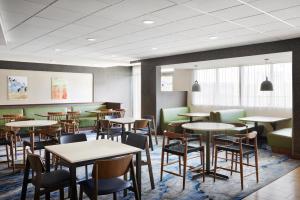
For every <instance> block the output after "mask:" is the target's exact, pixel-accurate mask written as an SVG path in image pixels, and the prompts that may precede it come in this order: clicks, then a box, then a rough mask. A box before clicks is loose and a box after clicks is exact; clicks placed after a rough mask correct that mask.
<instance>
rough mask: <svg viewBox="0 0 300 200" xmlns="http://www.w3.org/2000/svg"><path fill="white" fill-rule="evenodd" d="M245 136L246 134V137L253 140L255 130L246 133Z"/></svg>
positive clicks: (255, 134) (255, 135)
mask: <svg viewBox="0 0 300 200" xmlns="http://www.w3.org/2000/svg"><path fill="white" fill-rule="evenodd" d="M245 136H246V138H247V139H249V140H253V139H256V137H257V132H256V131H251V132H250V133H247V134H246V135H245Z"/></svg>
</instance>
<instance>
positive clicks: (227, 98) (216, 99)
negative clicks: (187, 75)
mask: <svg viewBox="0 0 300 200" xmlns="http://www.w3.org/2000/svg"><path fill="white" fill-rule="evenodd" d="M194 80H197V81H198V82H199V84H200V87H201V92H193V93H192V99H193V100H192V102H193V104H194V105H223V106H236V105H239V101H240V99H239V68H238V67H229V68H219V69H204V70H195V71H194Z"/></svg>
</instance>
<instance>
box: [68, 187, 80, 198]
mask: <svg viewBox="0 0 300 200" xmlns="http://www.w3.org/2000/svg"><path fill="white" fill-rule="evenodd" d="M69 191H70V188H69ZM82 197H83V188H82V186H81V185H80V189H79V200H82Z"/></svg>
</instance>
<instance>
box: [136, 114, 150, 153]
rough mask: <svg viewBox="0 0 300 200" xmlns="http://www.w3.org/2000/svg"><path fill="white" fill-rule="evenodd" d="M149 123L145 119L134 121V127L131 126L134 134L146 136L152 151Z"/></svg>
mask: <svg viewBox="0 0 300 200" xmlns="http://www.w3.org/2000/svg"><path fill="white" fill-rule="evenodd" d="M149 122H150V121H149V120H147V119H140V120H135V122H134V125H133V131H134V133H136V134H141V135H145V136H148V138H149V140H148V143H149V147H150V148H151V150H152V151H153V143H152V135H151V128H150V123H149Z"/></svg>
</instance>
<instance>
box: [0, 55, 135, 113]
mask: <svg viewBox="0 0 300 200" xmlns="http://www.w3.org/2000/svg"><path fill="white" fill-rule="evenodd" d="M0 69H16V70H34V71H53V72H77V73H92V74H93V75H94V101H95V102H106V101H109V102H120V103H122V107H123V108H126V109H127V113H128V114H130V115H131V114H132V98H131V96H132V77H131V72H132V67H111V68H95V67H84V66H70V65H55V64H43V63H27V62H13V61H0Z"/></svg>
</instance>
